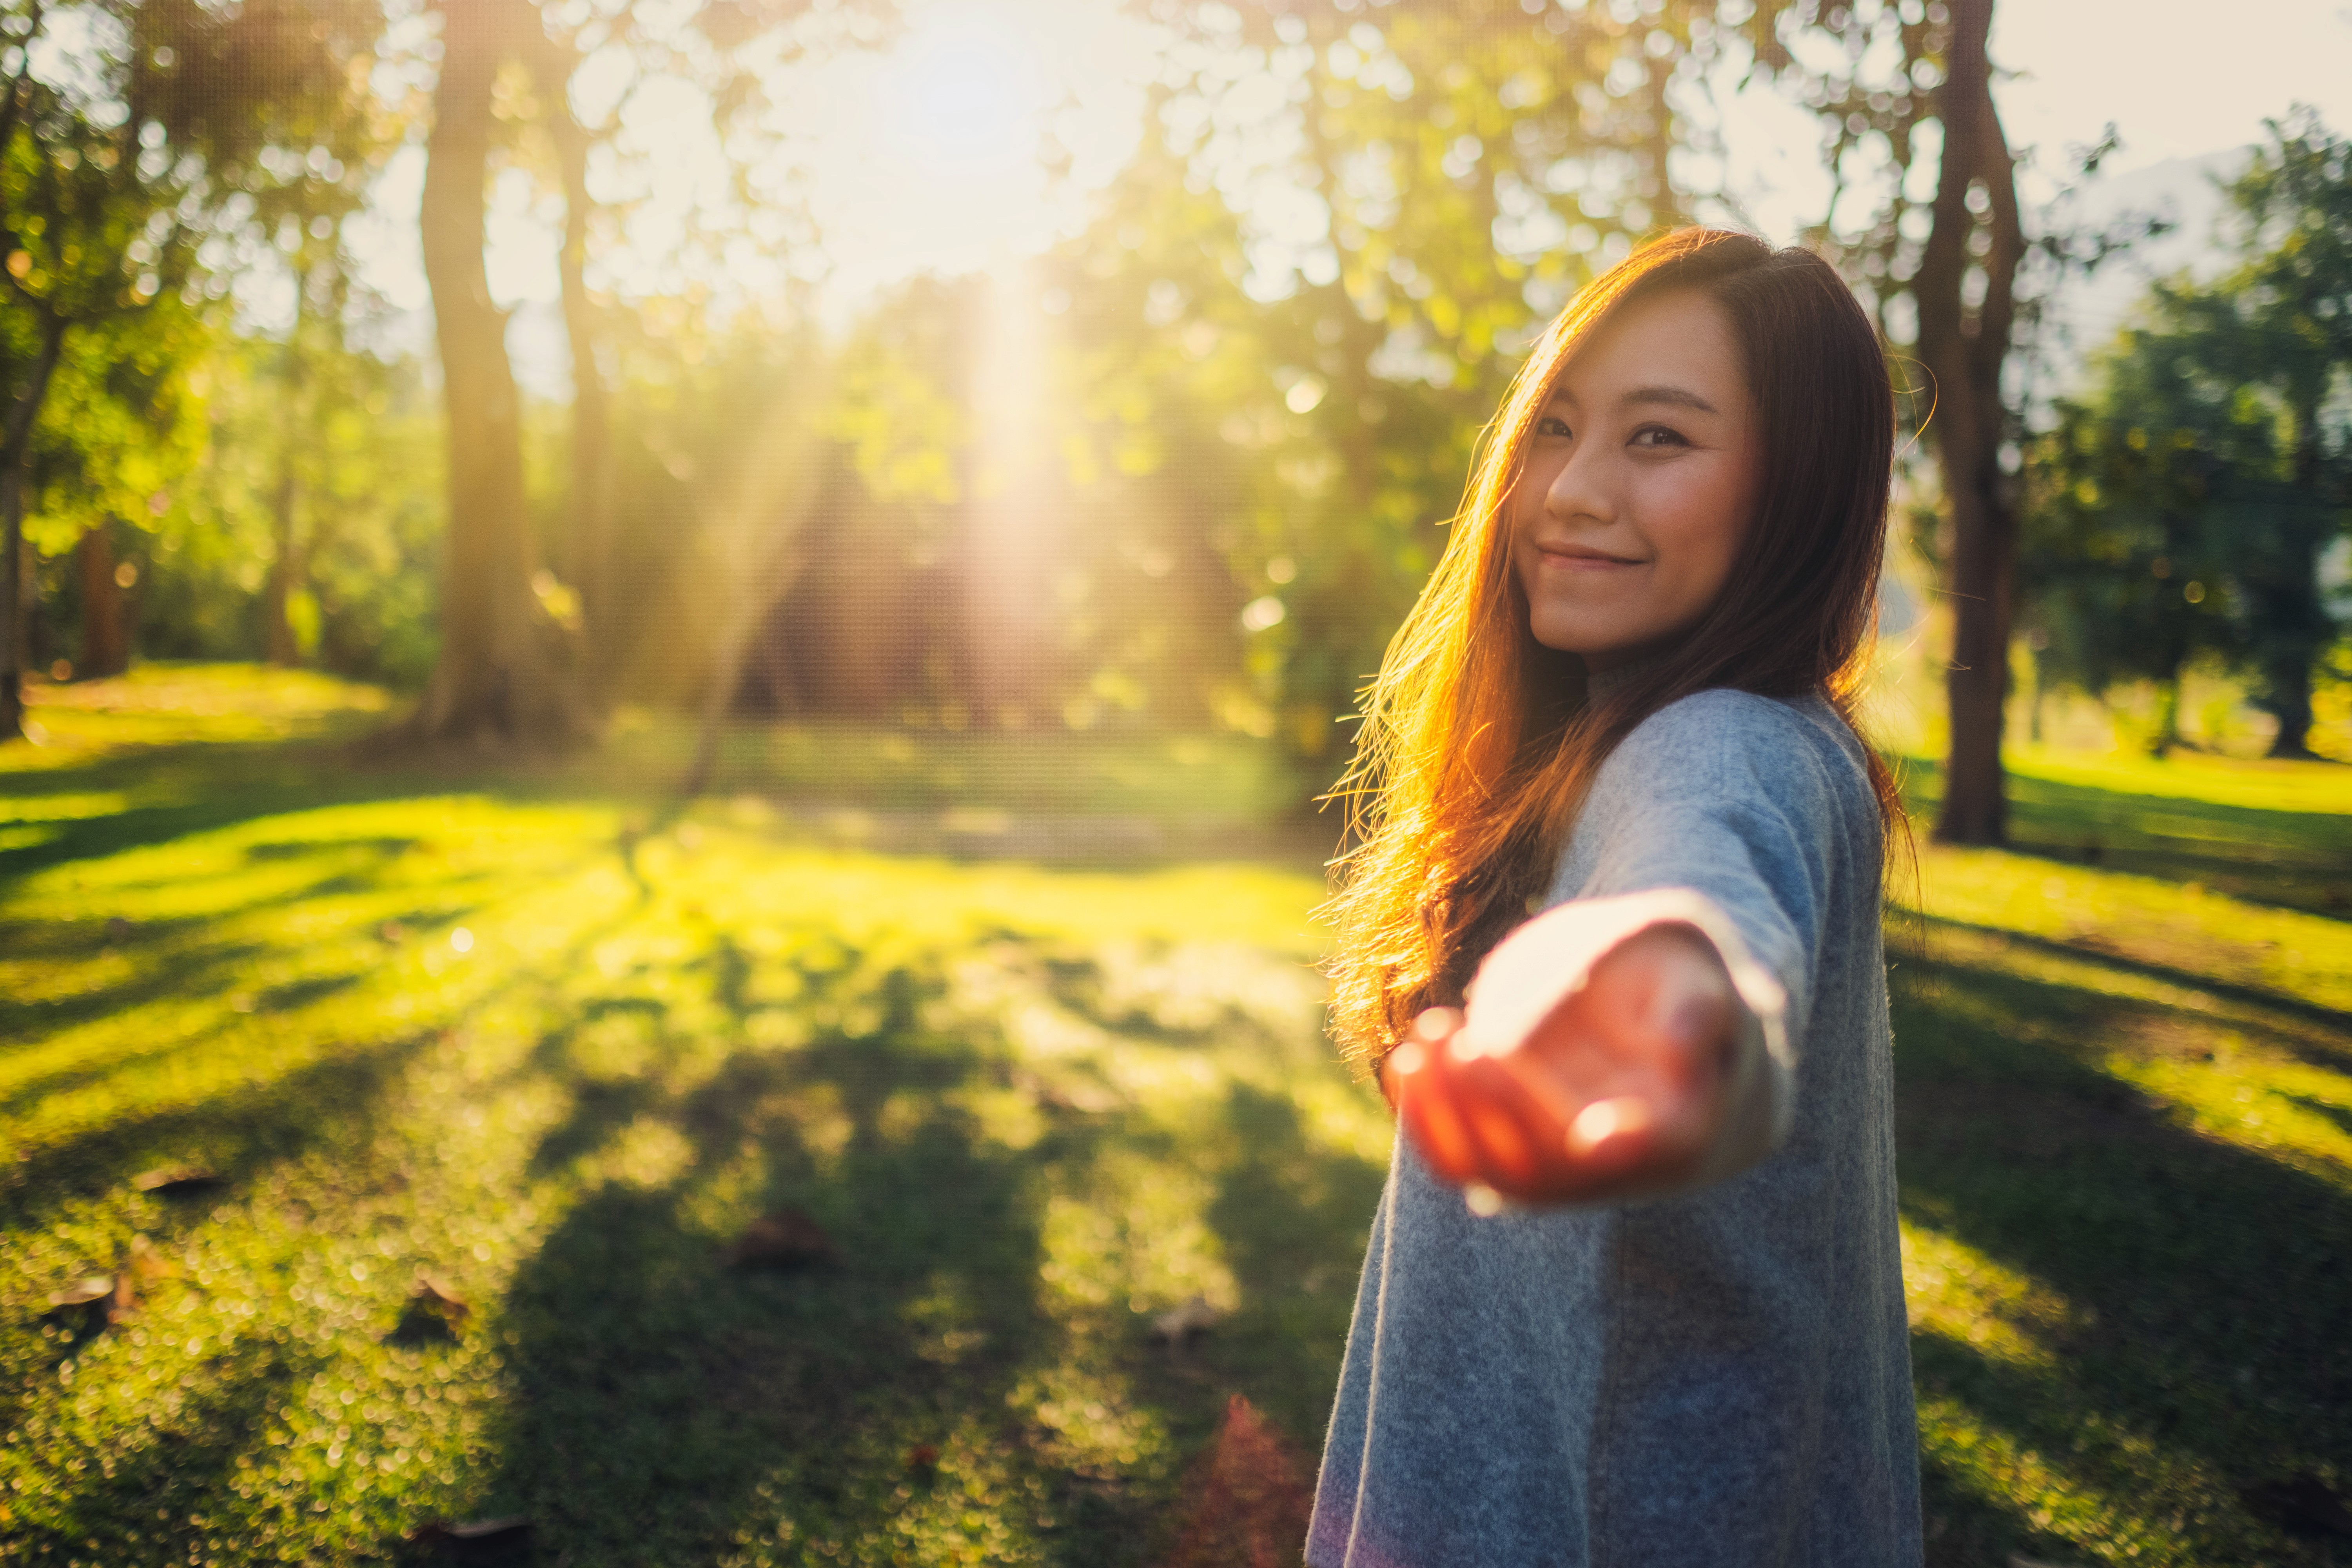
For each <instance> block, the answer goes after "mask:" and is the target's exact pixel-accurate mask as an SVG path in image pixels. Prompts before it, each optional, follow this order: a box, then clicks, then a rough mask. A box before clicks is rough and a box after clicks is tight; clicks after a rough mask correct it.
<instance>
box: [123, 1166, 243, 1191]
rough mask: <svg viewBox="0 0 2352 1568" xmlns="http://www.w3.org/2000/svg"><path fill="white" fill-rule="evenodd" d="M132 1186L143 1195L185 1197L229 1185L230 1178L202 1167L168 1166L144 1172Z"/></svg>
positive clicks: (135, 1178)
mask: <svg viewBox="0 0 2352 1568" xmlns="http://www.w3.org/2000/svg"><path fill="white" fill-rule="evenodd" d="M131 1185H132V1186H134V1187H137V1188H138V1189H139V1190H140V1191H141V1192H142V1193H153V1194H157V1195H158V1196H160V1197H166V1198H177V1197H185V1196H187V1195H188V1194H192V1193H208V1192H211V1191H212V1190H213V1189H214V1188H215V1187H225V1186H226V1185H228V1178H227V1177H226V1176H224V1175H222V1174H220V1173H218V1172H216V1171H207V1170H205V1168H204V1167H202V1166H201V1165H166V1166H164V1167H163V1169H161V1170H156V1171H142V1172H141V1173H139V1174H137V1175H135V1176H133V1177H131Z"/></svg>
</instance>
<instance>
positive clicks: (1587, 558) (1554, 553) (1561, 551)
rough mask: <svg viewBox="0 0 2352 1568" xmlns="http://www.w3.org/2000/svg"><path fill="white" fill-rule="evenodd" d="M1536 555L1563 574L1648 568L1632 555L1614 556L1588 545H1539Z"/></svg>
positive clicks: (1646, 563)
mask: <svg viewBox="0 0 2352 1568" xmlns="http://www.w3.org/2000/svg"><path fill="white" fill-rule="evenodd" d="M1536 553H1537V554H1538V555H1539V556H1541V557H1542V558H1543V563H1544V564H1545V565H1547V566H1554V567H1558V568H1559V569H1560V570H1561V571H1563V572H1605V571H1608V570H1610V569H1611V568H1612V567H1619V566H1646V565H1648V564H1649V563H1648V562H1647V561H1644V560H1641V559H1639V558H1637V557H1634V556H1630V555H1612V554H1609V553H1608V552H1606V551H1601V550H1595V549H1593V548H1592V547H1591V545H1587V544H1538V545H1537V546H1536Z"/></svg>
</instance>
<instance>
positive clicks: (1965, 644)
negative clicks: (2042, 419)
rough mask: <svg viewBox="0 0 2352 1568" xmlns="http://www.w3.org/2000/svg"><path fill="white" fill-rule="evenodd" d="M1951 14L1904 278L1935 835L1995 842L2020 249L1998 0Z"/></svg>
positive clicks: (1954, 8) (2011, 543)
mask: <svg viewBox="0 0 2352 1568" xmlns="http://www.w3.org/2000/svg"><path fill="white" fill-rule="evenodd" d="M1950 8H1951V16H1952V42H1951V50H1950V57H1949V60H1948V74H1947V75H1946V78H1945V81H1944V85H1943V88H1942V93H1941V100H1942V101H1941V118H1942V121H1943V128H1944V147H1943V154H1942V168H1941V171H1940V173H1939V176H1938V180H1937V190H1936V202H1935V208H1934V214H1935V218H1934V226H1933V227H1932V229H1931V230H1930V231H1929V234H1928V237H1927V247H1926V250H1925V252H1924V253H1923V254H1922V256H1921V258H1920V261H1919V268H1918V271H1917V272H1916V274H1915V275H1914V277H1913V279H1912V282H1911V292H1912V298H1913V300H1914V302H1915V303H1916V305H1917V307H1918V313H1919V357H1920V360H1921V361H1922V363H1925V365H1926V366H1927V371H1928V373H1929V374H1931V375H1932V376H1933V377H1934V378H1935V396H1936V402H1935V413H1934V416H1933V418H1932V419H1930V421H1929V422H1928V427H1927V428H1928V433H1929V434H1930V435H1931V436H1932V437H1934V439H1935V447H1936V456H1937V468H1938V469H1939V471H1940V472H1941V475H1942V479H1943V484H1944V494H1945V499H1946V501H1947V503H1948V505H1949V506H1950V508H1951V515H1952V543H1951V562H1950V568H1951V580H1950V591H1951V598H1952V609H1953V628H1952V657H1951V667H1950V673H1949V674H1948V676H1947V678H1946V696H1947V700H1948V702H1949V705H1950V715H1951V749H1950V752H1949V754H1948V757H1947V759H1946V763H1945V770H1944V805H1943V813H1942V816H1941V817H1940V818H1939V819H1938V821H1937V825H1936V837H1937V838H1938V839H1941V840H1943V841H1944V842H1946V843H1949V844H1999V843H2000V842H2001V841H2002V838H2003V837H2004V836H2005V834H2006V830H2007V826H2008V824H2007V803H2006V801H2005V799H2004V795H2003V790H2002V780H2001V762H2000V742H2001V719H2002V706H2003V703H2004V700H2006V698H2007V697H2008V689H2009V635H2010V618H2011V592H2012V584H2013V583H2014V580H2015V565H2016V558H2017V510H2016V500H2015V497H2014V495H2013V494H2012V493H2011V492H2012V487H2011V485H2010V484H2009V482H2008V480H2007V478H2006V476H2004V474H2003V473H2002V471H2001V448H2002V447H2003V445H2004V443H2005V442H2006V440H2007V439H2008V437H2009V433H2010V432H2009V426H2010V418H2009V410H2008V408H2007V406H2006V405H2004V404H2003V402H2002V398H2001V384H2000V379H2001V365H2002V363H2003V361H2004V360H2005V359H2006V358H2007V356H2008V353H2009V333H2010V327H2011V321H2012V319H2013V317H2014V314H2015V303H2014V297H2013V294H2012V289H2013V288H2014V285H2015V281H2016V277H2017V267H2018V263H2019V261H2020V260H2021V259H2022V258H2023V256H2024V252H2025V243H2024V229H2023V225H2022V223H2021V220H2020V217H2019V214H2018V209H2017V183H2016V173H2015V163H2014V160H2013V159H2012V158H2011V155H2010V151H2009V143H2008V141H2007V139H2006V138H2005V137H2004V136H2003V135H2002V134H2001V128H2000V115H1999V114H1998V113H1997V112H1996V111H1995V110H1994V107H1993V101H1992V81H1991V68H1990V63H1989V62H1988V61H1987V59H1986V55H1985V44H1986V37H1987V35H1988V34H1989V33H1990V30H1991V26H1992V0H1950ZM1972 184H1981V185H1982V186H1983V189H1984V192H1985V195H1986V197H1987V198H1988V199H1987V202H1986V205H1985V210H1984V212H1983V213H1982V214H1981V215H1979V213H1978V212H1976V211H1974V210H1972V208H1971V207H1970V205H1969V188H1970V186H1971V185H1972ZM1979 227H1981V229H1982V230H1983V232H1984V234H1985V237H1986V239H1987V240H1988V241H1989V242H1990V243H1989V245H1988V246H1987V247H1986V248H1985V250H1984V253H1983V255H1982V256H1981V257H1972V256H1971V254H1970V252H1971V249H1972V247H1971V246H1970V243H1969V241H1970V239H1971V238H1972V237H1974V236H1975V235H1976V234H1977V233H1978V232H1979ZM1971 271H1978V272H1980V274H1981V276H1982V279H1983V282H1984V292H1983V298H1982V300H1981V303H1980V304H1979V306H1978V307H1977V308H1976V309H1975V310H1970V309H1969V302H1968V298H1967V291H1968V283H1969V275H1970V273H1971Z"/></svg>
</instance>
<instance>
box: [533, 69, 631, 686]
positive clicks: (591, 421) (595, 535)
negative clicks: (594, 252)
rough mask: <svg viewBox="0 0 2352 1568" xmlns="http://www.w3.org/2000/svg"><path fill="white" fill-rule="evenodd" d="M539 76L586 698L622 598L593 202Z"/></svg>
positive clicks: (584, 140)
mask: <svg viewBox="0 0 2352 1568" xmlns="http://www.w3.org/2000/svg"><path fill="white" fill-rule="evenodd" d="M555 58H557V57H555V56H553V55H552V54H551V53H547V52H542V54H541V59H543V60H548V61H550V62H552V61H553V60H554V59H555ZM567 92H568V83H567V82H566V80H565V79H564V78H563V76H562V73H561V72H560V71H559V70H557V69H555V68H553V66H552V63H551V64H550V66H549V67H548V68H544V69H543V70H542V72H541V79H540V99H541V104H542V106H543V110H544V113H545V115H546V119H547V127H548V134H549V136H550V138H551V140H552V141H553V142H554V143H555V153H556V163H557V166H558V167H559V168H560V169H561V170H562V175H563V248H562V250H561V251H560V252H558V253H557V258H556V261H557V268H558V271H559V272H560V274H561V275H562V281H563V330H564V335H565V336H566V337H567V338H568V339H569V340H570V342H571V347H572V493H571V496H570V498H569V500H570V504H569V507H568V509H567V510H568V511H569V513H570V526H571V537H570V539H569V541H568V545H569V548H568V550H567V551H566V552H565V555H564V559H563V565H564V576H565V577H567V578H568V579H569V580H570V581H571V584H572V587H573V588H574V589H575V590H577V591H578V593H579V595H580V606H581V616H582V619H583V621H584V622H585V624H586V626H587V648H588V679H589V686H590V689H591V692H592V694H596V695H601V694H603V693H604V692H605V691H608V690H609V689H611V686H612V683H613V681H614V679H615V677H616V676H617V674H618V672H619V668H620V664H621V655H622V651H623V650H622V647H621V635H622V634H621V619H622V617H621V614H620V608H621V595H620V594H619V593H618V592H617V588H618V584H615V583H614V581H613V489H614V473H613V434H612V394H611V391H610V390H609V389H608V388H607V387H606V386H605V384H604V367H603V365H602V364H600V363H598V361H597V356H596V350H597V330H596V329H597V320H596V307H595V305H594V304H593V302H592V301H591V300H589V298H588V281H587V266H588V220H589V218H590V216H593V213H594V212H595V210H596V209H595V202H594V200H593V198H592V197H591V196H590V195H588V148H589V141H590V139H589V136H588V132H587V131H586V130H585V129H584V128H583V126H582V125H581V123H580V122H579V121H577V120H574V119H573V118H572V109H571V105H570V103H569V101H568V99H567Z"/></svg>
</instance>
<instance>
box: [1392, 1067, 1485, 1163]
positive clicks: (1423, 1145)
mask: <svg viewBox="0 0 2352 1568" xmlns="http://www.w3.org/2000/svg"><path fill="white" fill-rule="evenodd" d="M1444 1054H1445V1053H1444V1051H1443V1050H1432V1049H1430V1047H1427V1046H1425V1045H1423V1043H1421V1042H1420V1041H1418V1040H1410V1039H1409V1040H1407V1041H1406V1042H1405V1043H1404V1044H1403V1045H1401V1046H1399V1047H1397V1048H1396V1052H1395V1057H1394V1058H1393V1060H1394V1065H1395V1071H1396V1085H1397V1120H1398V1121H1400V1122H1401V1123H1402V1125H1403V1127H1404V1130H1405V1133H1406V1135H1407V1136H1408V1137H1410V1138H1411V1139H1412V1142H1413V1146H1414V1147H1415V1148H1417V1149H1419V1150H1420V1151H1421V1156H1422V1159H1423V1162H1424V1163H1427V1165H1428V1166H1429V1168H1430V1169H1431V1170H1432V1171H1433V1172H1434V1173H1437V1175H1439V1176H1440V1177H1442V1178H1444V1180H1446V1181H1448V1182H1452V1183H1454V1184H1457V1185H1458V1184H1461V1183H1463V1182H1466V1181H1470V1180H1472V1179H1474V1177H1475V1175H1476V1172H1477V1157H1478V1151H1477V1146H1476V1145H1475V1143H1473V1142H1471V1140H1470V1132H1469V1129H1467V1128H1466V1127H1465V1126H1464V1125H1463V1124H1462V1117H1461V1113H1460V1112H1459V1111H1458V1110H1455V1108H1454V1097H1453V1091H1452V1086H1451V1085H1450V1084H1449V1083H1448V1082H1447V1081H1446V1077H1445V1066H1444Z"/></svg>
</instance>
